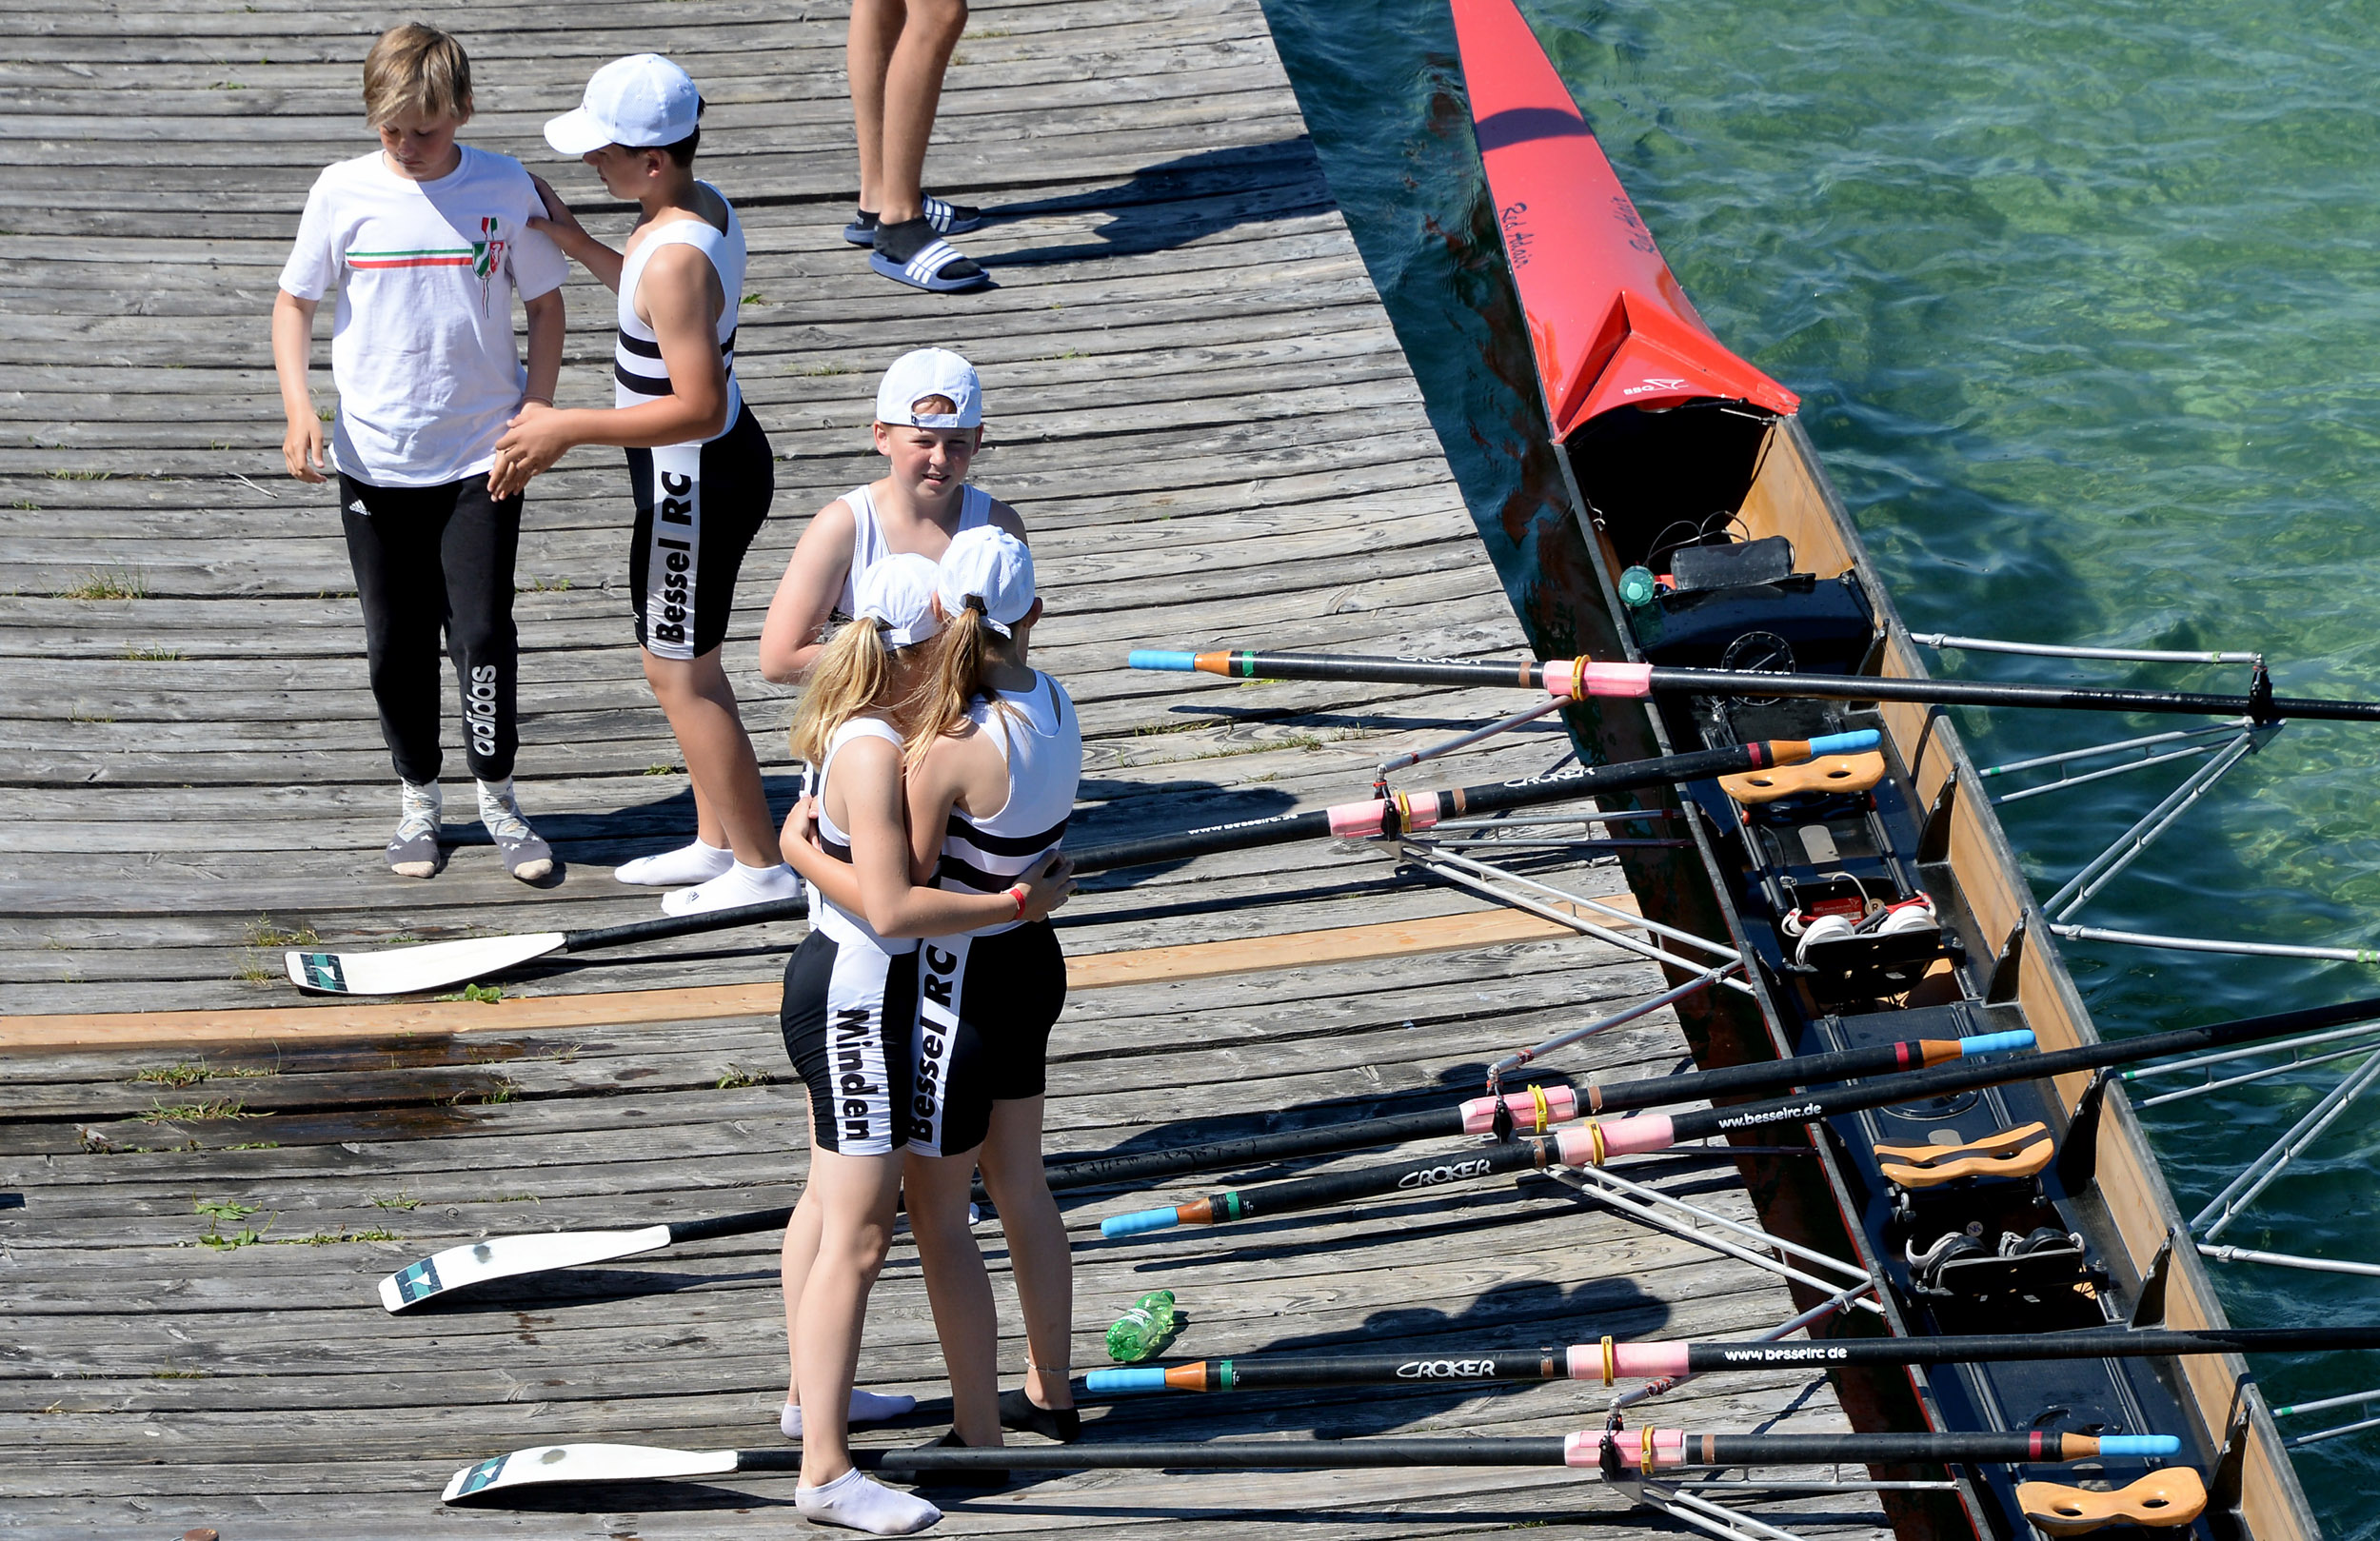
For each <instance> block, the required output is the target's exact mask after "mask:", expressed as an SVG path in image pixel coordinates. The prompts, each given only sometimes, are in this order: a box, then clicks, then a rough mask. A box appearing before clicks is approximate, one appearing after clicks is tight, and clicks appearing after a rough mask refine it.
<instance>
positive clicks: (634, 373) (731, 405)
mask: <svg viewBox="0 0 2380 1541" xmlns="http://www.w3.org/2000/svg"><path fill="white" fill-rule="evenodd" d="M698 186H701V187H704V188H710V191H711V195H712V196H713V197H718V196H719V189H718V188H711V185H710V184H709V183H707V182H704V183H700V184H698ZM719 202H720V204H721V206H722V207H726V208H727V228H726V229H725V230H724V231H722V230H720V229H719V228H718V227H715V226H713V225H712V224H711V222H710V221H708V220H706V219H701V218H695V219H679V220H671V221H669V222H668V223H667V224H665V225H657V226H654V227H652V228H651V229H650V230H648V231H646V232H645V239H644V240H643V241H642V242H641V243H639V244H638V246H637V248H636V249H635V250H634V251H632V252H630V253H629V254H628V260H627V261H626V262H625V263H624V264H622V265H621V268H620V314H619V337H618V339H617V341H616V342H615V344H614V346H613V348H612V363H611V373H612V379H613V381H614V389H613V392H612V401H613V405H619V406H642V405H645V403H646V402H649V401H652V400H654V399H656V398H658V397H662V396H669V395H674V394H676V392H675V391H674V390H673V389H672V388H671V386H670V384H669V368H668V365H664V364H663V363H662V359H661V341H660V339H659V338H657V337H655V336H654V335H653V328H652V327H650V326H646V325H645V323H644V322H643V321H640V320H639V319H637V313H636V286H637V285H638V283H639V282H641V281H642V280H643V279H644V277H645V264H646V263H648V262H650V261H651V260H652V257H653V253H654V252H656V251H659V250H660V249H661V248H662V247H694V249H695V250H697V251H700V252H701V253H702V254H703V255H704V257H706V258H708V259H710V265H711V267H713V268H714V269H715V270H716V271H717V272H718V274H719V292H720V293H721V294H722V295H724V297H725V299H726V302H727V303H726V304H725V305H724V306H721V308H720V312H719V358H720V362H721V363H722V364H724V365H726V369H727V427H728V428H732V427H734V426H735V425H736V419H738V418H739V417H742V416H743V415H744V387H743V386H742V385H738V384H737V383H736V308H737V306H738V305H739V303H740V302H741V301H742V300H743V298H744V225H743V222H742V221H740V220H738V219H737V218H736V211H735V209H734V208H733V207H729V206H728V205H727V200H726V199H724V198H720V199H719ZM720 431H721V432H722V433H724V432H725V431H726V429H724V428H723V429H722V430H720Z"/></svg>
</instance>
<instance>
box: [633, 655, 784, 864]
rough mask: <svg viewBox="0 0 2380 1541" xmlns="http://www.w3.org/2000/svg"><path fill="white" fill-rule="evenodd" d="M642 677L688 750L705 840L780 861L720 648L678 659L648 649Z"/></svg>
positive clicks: (747, 856) (754, 860) (745, 858)
mask: <svg viewBox="0 0 2380 1541" xmlns="http://www.w3.org/2000/svg"><path fill="white" fill-rule="evenodd" d="M645 681H646V682H647V683H649V684H651V685H652V687H653V697H654V699H655V700H656V701H660V702H661V709H662V713H663V715H664V716H665V717H667V718H668V719H669V730H670V732H672V733H674V734H676V735H677V737H678V748H679V751H680V752H681V753H683V754H684V756H685V768H686V775H687V777H688V778H690V779H691V780H693V782H694V806H695V810H696V815H697V817H698V819H699V820H701V838H702V839H703V840H704V842H705V843H706V844H711V845H724V846H726V847H728V848H729V849H731V850H733V851H734V852H735V854H736V859H737V860H738V861H741V862H743V863H744V865H745V866H748V867H774V866H778V865H780V864H781V863H782V862H783V857H782V856H781V855H780V854H779V852H778V849H777V826H776V821H775V820H772V819H770V818H769V816H768V794H767V793H766V792H765V791H764V789H763V788H762V785H761V762H760V757H759V756H758V755H756V754H754V753H753V751H752V737H751V735H750V734H748V733H746V732H744V719H743V717H742V716H741V715H740V714H739V713H738V710H737V707H736V692H735V686H734V685H732V684H730V683H729V682H728V681H727V671H726V669H725V668H724V666H723V665H722V664H721V662H720V653H719V650H718V649H716V648H714V649H712V650H711V651H710V652H707V653H705V654H704V655H703V656H702V657H701V658H693V659H674V658H660V657H657V656H655V655H654V653H653V652H652V651H651V650H650V649H646V650H645Z"/></svg>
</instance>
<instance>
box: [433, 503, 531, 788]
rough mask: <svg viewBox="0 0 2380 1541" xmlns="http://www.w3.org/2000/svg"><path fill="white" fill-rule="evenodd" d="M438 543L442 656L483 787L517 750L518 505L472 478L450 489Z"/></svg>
mask: <svg viewBox="0 0 2380 1541" xmlns="http://www.w3.org/2000/svg"><path fill="white" fill-rule="evenodd" d="M453 510H454V511H453V513H452V515H451V516H450V517H449V518H448V519H447V520H446V529H445V531H444V532H443V533H442V534H441V535H440V537H439V564H440V566H441V568H442V569H443V571H444V574H445V579H446V649H447V656H448V657H450V658H452V659H453V660H454V672H455V681H456V683H457V685H458V686H459V687H460V689H461V692H462V696H463V742H464V755H465V758H466V760H468V761H470V766H471V774H472V775H473V776H476V777H478V778H479V779H480V780H483V781H503V780H509V779H510V778H511V775H512V762H513V758H514V756H515V754H516V752H517V751H518V749H519V747H520V741H521V740H520V732H519V728H518V725H517V723H516V721H515V719H514V707H515V701H516V700H517V697H518V693H519V675H520V668H519V659H520V641H519V633H518V631H517V630H516V629H515V628H514V626H513V623H512V567H513V559H514V556H515V554H516V553H517V552H518V551H519V549H520V544H521V499H520V498H519V497H518V496H517V495H516V496H514V497H510V498H506V499H505V500H504V501H503V502H501V503H499V502H497V501H496V500H494V499H492V498H490V497H488V495H487V484H486V481H485V480H484V479H482V478H479V477H472V478H469V479H467V480H466V481H465V482H463V483H461V484H459V485H457V486H456V488H455V489H454V504H453Z"/></svg>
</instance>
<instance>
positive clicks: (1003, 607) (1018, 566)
mask: <svg viewBox="0 0 2380 1541" xmlns="http://www.w3.org/2000/svg"><path fill="white" fill-rule="evenodd" d="M871 570H873V569H871ZM934 592H935V596H936V597H937V598H939V599H940V600H941V601H942V614H943V615H945V616H956V615H958V614H959V612H960V611H962V610H963V609H965V608H966V605H967V602H968V601H970V600H973V601H975V602H977V603H980V604H982V607H983V620H984V622H985V623H986V624H988V625H989V626H990V627H991V628H992V629H993V630H994V631H996V632H999V633H1000V634H1001V635H1002V637H1013V636H1015V635H1016V633H1015V632H1013V631H1011V630H1010V629H1009V628H1010V627H1012V626H1014V625H1015V624H1016V623H1017V622H1020V621H1022V620H1023V619H1024V618H1025V615H1026V613H1027V612H1028V611H1030V610H1031V609H1032V608H1033V553H1032V551H1031V550H1030V549H1029V548H1027V547H1026V545H1025V543H1023V542H1022V541H1020V540H1018V539H1017V538H1016V537H1015V536H1013V535H1011V534H1009V533H1008V532H1007V531H1006V530H1003V529H999V528H996V527H994V526H993V525H990V524H978V525H977V526H976V527H975V528H973V529H971V530H961V531H960V532H959V533H958V534H956V535H954V536H952V537H951V538H950V549H949V550H947V551H945V552H943V553H942V567H941V569H940V572H939V574H938V576H937V577H936V579H935V583H934Z"/></svg>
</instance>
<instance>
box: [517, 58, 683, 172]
mask: <svg viewBox="0 0 2380 1541" xmlns="http://www.w3.org/2000/svg"><path fill="white" fill-rule="evenodd" d="M702 116H703V93H702V92H700V91H698V90H696V89H694V78H693V77H692V76H690V75H688V74H687V73H686V72H685V71H684V70H683V69H679V68H678V67H677V66H676V65H674V64H671V63H670V62H669V61H668V60H666V59H664V58H663V57H662V56H661V55H660V54H658V53H632V54H630V55H628V56H627V57H626V58H625V59H614V60H612V61H611V63H609V64H607V65H605V66H604V67H603V68H602V69H598V70H596V71H595V77H594V78H593V79H592V80H589V81H588V82H587V83H586V97H585V100H584V101H582V102H581V103H580V104H579V105H578V107H577V108H576V109H573V110H571V111H568V112H565V113H564V114H563V115H562V116H560V117H558V118H549V119H547V120H546V123H545V143H547V144H548V145H551V146H553V147H554V148H555V149H557V150H559V151H561V152H562V153H563V154H565V155H584V154H585V153H586V152H587V151H588V150H591V149H601V148H604V147H605V145H625V146H627V147H628V148H631V149H656V148H660V147H661V146H664V145H674V144H676V143H677V142H678V141H680V140H681V139H684V138H685V137H686V136H687V135H689V134H691V133H693V132H694V129H695V127H696V125H697V124H698V123H700V122H701V120H702Z"/></svg>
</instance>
